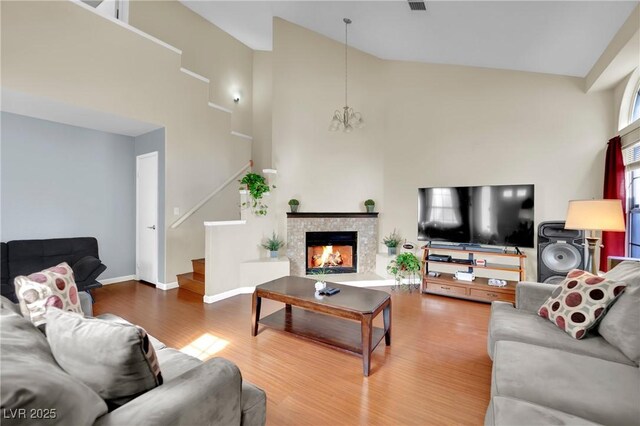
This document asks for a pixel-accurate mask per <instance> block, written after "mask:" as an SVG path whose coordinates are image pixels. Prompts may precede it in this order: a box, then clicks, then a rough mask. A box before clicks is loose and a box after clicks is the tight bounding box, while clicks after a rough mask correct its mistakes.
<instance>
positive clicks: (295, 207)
mask: <svg viewBox="0 0 640 426" xmlns="http://www.w3.org/2000/svg"><path fill="white" fill-rule="evenodd" d="M299 205H300V201H298V200H296V199H295V198H292V199H290V200H289V208H290V209H291V213H295V212H297V211H298V206H299Z"/></svg>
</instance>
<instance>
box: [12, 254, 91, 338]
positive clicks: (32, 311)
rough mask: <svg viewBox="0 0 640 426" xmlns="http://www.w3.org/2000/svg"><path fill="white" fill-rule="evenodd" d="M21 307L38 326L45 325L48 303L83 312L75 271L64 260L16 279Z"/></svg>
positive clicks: (25, 314) (26, 316)
mask: <svg viewBox="0 0 640 426" xmlns="http://www.w3.org/2000/svg"><path fill="white" fill-rule="evenodd" d="M14 283H15V286H16V296H17V297H18V301H19V303H20V310H21V312H22V315H24V317H25V318H28V319H30V320H31V322H32V323H33V324H34V325H35V326H36V327H37V326H40V325H43V324H45V322H46V320H45V313H46V311H47V308H48V307H49V306H53V307H56V308H59V309H63V310H65V311H71V312H77V313H79V314H82V308H81V307H80V300H79V297H78V288H77V287H76V282H75V280H74V278H73V270H72V269H71V267H70V266H69V265H68V264H67V263H66V262H63V263H61V264H59V265H57V266H54V267H52V268H48V269H45V270H44V271H40V272H36V273H35V274H31V275H29V276H24V275H21V276H18V277H16V278H15V280H14Z"/></svg>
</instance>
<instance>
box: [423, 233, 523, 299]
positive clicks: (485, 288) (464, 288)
mask: <svg viewBox="0 0 640 426" xmlns="http://www.w3.org/2000/svg"><path fill="white" fill-rule="evenodd" d="M423 249H424V254H423V257H422V262H423V264H424V268H423V275H422V292H423V293H429V294H438V295H441V296H450V297H457V298H461V299H468V300H476V301H481V302H493V301H494V300H501V301H505V302H511V303H514V302H515V292H516V284H517V283H518V281H524V279H525V269H524V261H525V259H526V255H524V254H522V252H520V250H519V249H518V248H517V247H516V248H515V250H513V251H509V250H507V249H506V248H505V249H504V250H503V249H498V250H499V251H495V249H491V248H488V249H487V248H484V247H468V246H463V247H459V246H455V245H444V244H443V245H433V244H427V245H426V246H424V247H423ZM433 252H449V253H448V254H452V257H453V258H454V259H459V260H460V261H461V262H440V261H434V260H429V259H428V257H429V254H430V253H431V254H433ZM475 256H478V257H485V256H486V257H500V258H504V259H505V260H507V259H509V260H511V259H514V260H517V263H515V262H512V263H508V264H498V263H490V262H487V263H486V264H485V265H483V266H480V265H476V264H475V260H476V258H475ZM430 265H431V266H435V265H441V266H442V265H446V266H449V267H451V266H453V267H455V268H456V269H458V270H461V269H463V268H465V267H466V268H467V270H468V272H474V270H475V269H485V270H493V271H503V272H508V273H511V274H512V275H514V278H515V275H516V274H517V277H518V278H517V280H518V281H515V280H507V285H506V286H505V287H494V286H490V285H489V284H488V281H489V278H483V277H476V279H475V280H474V281H472V282H467V281H458V280H456V279H455V278H454V274H453V273H447V272H442V271H439V272H440V276H438V277H431V276H429V275H428V273H429V266H430Z"/></svg>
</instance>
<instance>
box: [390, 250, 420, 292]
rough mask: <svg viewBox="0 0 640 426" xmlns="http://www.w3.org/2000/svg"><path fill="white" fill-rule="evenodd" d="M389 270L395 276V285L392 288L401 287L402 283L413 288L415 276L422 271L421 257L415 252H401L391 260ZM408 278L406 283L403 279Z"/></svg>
mask: <svg viewBox="0 0 640 426" xmlns="http://www.w3.org/2000/svg"><path fill="white" fill-rule="evenodd" d="M387 272H389V273H390V274H391V275H393V277H394V278H395V286H394V287H392V290H394V289H397V288H400V287H401V286H402V285H406V286H408V289H409V290H411V286H412V284H414V282H415V277H416V275H417V274H418V272H420V259H418V258H417V257H416V255H415V254H413V253H401V254H399V255H398V257H396V258H395V259H393V260H392V261H391V262H389V265H388V266H387ZM406 278H408V282H407V283H406V284H404V283H403V280H404V279H406Z"/></svg>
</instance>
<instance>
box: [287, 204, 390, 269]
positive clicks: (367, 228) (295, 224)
mask: <svg viewBox="0 0 640 426" xmlns="http://www.w3.org/2000/svg"><path fill="white" fill-rule="evenodd" d="M317 231H356V232H357V233H358V272H359V273H365V272H372V271H374V270H375V268H376V253H377V252H378V213H359V212H358V213H287V257H288V258H289V260H290V262H291V275H298V276H304V275H305V272H306V260H307V254H306V243H305V238H306V233H307V232H317Z"/></svg>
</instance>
